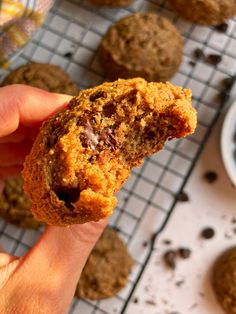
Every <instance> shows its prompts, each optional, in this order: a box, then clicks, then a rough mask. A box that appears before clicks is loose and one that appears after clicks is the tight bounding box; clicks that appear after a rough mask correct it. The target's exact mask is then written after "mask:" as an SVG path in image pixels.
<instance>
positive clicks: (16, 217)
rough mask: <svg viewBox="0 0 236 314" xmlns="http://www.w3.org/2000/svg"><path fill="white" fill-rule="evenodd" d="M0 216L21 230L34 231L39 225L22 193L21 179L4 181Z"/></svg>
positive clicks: (28, 201)
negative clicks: (30, 229)
mask: <svg viewBox="0 0 236 314" xmlns="http://www.w3.org/2000/svg"><path fill="white" fill-rule="evenodd" d="M0 216H1V217H2V218H4V219H5V220H6V221H8V222H10V223H12V224H14V225H16V226H18V227H22V228H33V229H36V228H38V227H39V226H40V225H41V223H40V222H38V221H36V220H35V219H34V217H33V215H32V213H31V202H30V200H29V198H28V197H27V196H26V195H25V193H24V192H23V179H22V177H16V178H12V179H6V180H4V188H3V191H2V195H0Z"/></svg>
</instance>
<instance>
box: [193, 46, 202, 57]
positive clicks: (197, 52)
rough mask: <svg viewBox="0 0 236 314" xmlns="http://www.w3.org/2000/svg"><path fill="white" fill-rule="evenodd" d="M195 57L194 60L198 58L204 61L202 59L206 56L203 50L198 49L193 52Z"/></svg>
mask: <svg viewBox="0 0 236 314" xmlns="http://www.w3.org/2000/svg"><path fill="white" fill-rule="evenodd" d="M193 56H194V58H196V59H202V58H204V57H205V54H204V52H203V51H202V49H200V48H196V49H195V50H194V51H193Z"/></svg>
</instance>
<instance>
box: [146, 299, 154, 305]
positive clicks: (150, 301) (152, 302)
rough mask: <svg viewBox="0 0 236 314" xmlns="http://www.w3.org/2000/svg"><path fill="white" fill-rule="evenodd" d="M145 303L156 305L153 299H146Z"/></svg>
mask: <svg viewBox="0 0 236 314" xmlns="http://www.w3.org/2000/svg"><path fill="white" fill-rule="evenodd" d="M145 303H146V304H148V305H152V306H155V305H157V304H156V302H155V301H153V300H146V301H145Z"/></svg>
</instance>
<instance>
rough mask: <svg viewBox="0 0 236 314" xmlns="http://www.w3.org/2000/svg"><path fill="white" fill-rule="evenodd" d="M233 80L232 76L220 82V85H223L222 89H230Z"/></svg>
mask: <svg viewBox="0 0 236 314" xmlns="http://www.w3.org/2000/svg"><path fill="white" fill-rule="evenodd" d="M234 80H235V77H234V76H230V77H226V78H224V79H223V80H222V81H221V84H222V85H223V87H225V88H227V89H230V88H231V87H232V85H233V83H234Z"/></svg>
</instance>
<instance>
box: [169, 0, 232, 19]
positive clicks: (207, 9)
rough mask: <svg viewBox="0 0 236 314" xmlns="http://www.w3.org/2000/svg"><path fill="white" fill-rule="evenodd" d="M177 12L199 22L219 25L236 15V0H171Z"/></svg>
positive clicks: (185, 17)
mask: <svg viewBox="0 0 236 314" xmlns="http://www.w3.org/2000/svg"><path fill="white" fill-rule="evenodd" d="M169 3H170V4H171V5H172V7H173V8H174V9H175V10H176V12H177V13H178V14H179V15H180V16H181V17H183V18H184V19H186V20H189V21H191V22H194V23H197V24H203V25H204V24H205V25H218V24H221V23H224V22H225V20H227V19H230V18H233V17H234V16H235V15H236V1H235V0H169Z"/></svg>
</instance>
